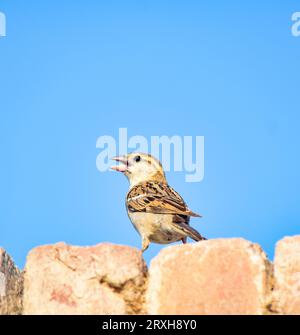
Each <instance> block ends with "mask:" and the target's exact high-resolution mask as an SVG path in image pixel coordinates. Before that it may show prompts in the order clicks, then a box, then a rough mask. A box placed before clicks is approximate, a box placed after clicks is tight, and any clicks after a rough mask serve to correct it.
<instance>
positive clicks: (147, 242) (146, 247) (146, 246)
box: [142, 237, 150, 252]
mask: <svg viewBox="0 0 300 335" xmlns="http://www.w3.org/2000/svg"><path fill="white" fill-rule="evenodd" d="M149 244H150V241H149V240H148V239H147V237H143V239H142V252H144V251H145V250H146V249H148V247H149Z"/></svg>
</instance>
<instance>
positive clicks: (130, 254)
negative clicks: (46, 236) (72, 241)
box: [24, 243, 147, 314]
mask: <svg viewBox="0 0 300 335" xmlns="http://www.w3.org/2000/svg"><path fill="white" fill-rule="evenodd" d="M146 272H147V270H146V266H145V263H144V261H143V258H142V255H141V252H140V251H138V250H137V249H134V248H130V247H126V246H120V245H113V244H109V243H102V244H99V245H96V246H92V247H77V246H69V245H66V244H64V243H58V244H55V245H48V246H41V247H38V248H35V249H33V250H32V251H31V252H30V253H29V255H28V257H27V263H26V267H25V278H24V314H136V313H137V314H139V313H143V310H142V308H143V307H142V306H143V292H144V286H145V279H146Z"/></svg>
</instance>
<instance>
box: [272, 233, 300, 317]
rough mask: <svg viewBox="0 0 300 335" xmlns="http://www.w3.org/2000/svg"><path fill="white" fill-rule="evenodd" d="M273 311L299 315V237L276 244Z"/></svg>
mask: <svg viewBox="0 0 300 335" xmlns="http://www.w3.org/2000/svg"><path fill="white" fill-rule="evenodd" d="M273 309H274V310H275V311H276V312H278V313H280V314H300V235H298V236H292V237H285V238H284V239H282V240H280V241H279V242H277V245H276V252H275V259H274V303H273Z"/></svg>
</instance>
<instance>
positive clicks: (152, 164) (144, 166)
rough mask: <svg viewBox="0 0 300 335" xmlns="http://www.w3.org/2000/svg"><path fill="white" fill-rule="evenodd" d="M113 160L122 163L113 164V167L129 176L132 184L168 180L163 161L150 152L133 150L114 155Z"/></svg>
mask: <svg viewBox="0 0 300 335" xmlns="http://www.w3.org/2000/svg"><path fill="white" fill-rule="evenodd" d="M112 160H115V161H117V162H120V164H119V165H117V166H112V167H111V169H113V170H115V171H119V172H122V173H123V174H124V175H125V176H126V177H127V178H128V180H129V182H130V185H131V186H133V185H136V184H138V183H141V182H144V181H148V180H155V181H162V182H164V181H166V178H165V174H164V170H163V168H162V165H161V163H160V162H159V160H157V159H156V158H154V157H153V156H151V155H149V154H144V153H139V152H133V153H130V154H127V155H124V156H118V157H113V158H112Z"/></svg>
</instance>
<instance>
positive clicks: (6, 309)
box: [0, 236, 300, 315]
mask: <svg viewBox="0 0 300 335" xmlns="http://www.w3.org/2000/svg"><path fill="white" fill-rule="evenodd" d="M23 278H24V283H23ZM20 313H23V314H109V315H112V314H204V315H205V314H227V315H228V314H300V236H294V237H286V238H284V239H283V240H281V241H279V242H278V243H277V246H276V252H275V259H274V264H273V263H271V262H270V261H269V260H268V258H267V257H266V255H265V253H264V252H263V250H262V249H261V248H260V246H259V245H257V244H254V243H251V242H249V241H246V240H244V239H240V238H233V239H215V240H208V241H201V242H198V243H189V244H185V245H173V246H169V247H166V248H164V249H163V250H162V251H161V252H160V253H159V254H158V255H157V256H156V257H155V258H154V259H153V260H152V262H151V264H150V266H149V269H148V268H147V266H146V264H145V262H144V260H143V257H142V254H141V252H140V251H139V250H137V249H135V248H131V247H127V246H120V245H113V244H109V243H102V244H99V245H96V246H93V247H76V246H69V245H66V244H64V243H58V244H55V245H48V246H40V247H37V248H35V249H33V250H32V251H31V252H30V253H29V255H28V257H27V262H26V266H25V270H24V272H23V273H21V272H20V271H19V270H18V269H17V268H16V267H15V266H14V264H13V262H12V260H11V258H10V257H9V256H8V255H7V253H6V252H5V251H4V250H3V249H0V314H20Z"/></svg>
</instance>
